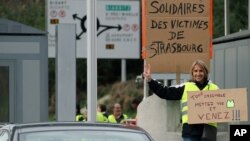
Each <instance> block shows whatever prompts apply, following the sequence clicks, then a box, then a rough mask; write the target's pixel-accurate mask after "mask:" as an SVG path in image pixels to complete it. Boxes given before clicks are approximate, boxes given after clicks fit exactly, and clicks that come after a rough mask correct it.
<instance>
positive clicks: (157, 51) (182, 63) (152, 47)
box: [142, 0, 212, 73]
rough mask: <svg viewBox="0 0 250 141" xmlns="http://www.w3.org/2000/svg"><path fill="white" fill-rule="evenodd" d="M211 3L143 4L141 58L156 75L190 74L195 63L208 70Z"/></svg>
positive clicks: (166, 0) (151, 0) (153, 0)
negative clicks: (204, 65) (168, 73)
mask: <svg viewBox="0 0 250 141" xmlns="http://www.w3.org/2000/svg"><path fill="white" fill-rule="evenodd" d="M211 3H212V0H204V1H201V0H144V4H145V5H144V7H143V8H142V9H143V10H144V11H143V12H144V14H143V19H142V21H143V25H142V28H143V36H142V44H143V48H142V53H143V54H142V56H143V58H144V59H146V62H147V63H149V64H150V65H151V71H152V72H153V73H162V72H170V73H175V72H176V71H177V68H179V70H178V71H179V72H180V73H188V72H189V70H190V66H191V64H192V63H193V61H195V60H197V59H200V60H203V61H204V62H205V63H206V64H207V65H208V67H209V64H210V63H209V52H210V47H212V16H211V15H212V13H211V11H212V7H211Z"/></svg>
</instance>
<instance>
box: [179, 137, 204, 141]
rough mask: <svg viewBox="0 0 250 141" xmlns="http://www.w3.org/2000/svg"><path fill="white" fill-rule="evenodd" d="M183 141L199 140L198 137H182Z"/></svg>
mask: <svg viewBox="0 0 250 141" xmlns="http://www.w3.org/2000/svg"><path fill="white" fill-rule="evenodd" d="M182 139H183V141H201V138H199V137H183V138H182Z"/></svg>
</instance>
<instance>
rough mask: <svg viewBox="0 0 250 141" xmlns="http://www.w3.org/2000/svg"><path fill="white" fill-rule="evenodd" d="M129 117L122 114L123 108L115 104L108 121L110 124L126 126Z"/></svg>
mask: <svg viewBox="0 0 250 141" xmlns="http://www.w3.org/2000/svg"><path fill="white" fill-rule="evenodd" d="M127 119H128V116H127V115H126V114H123V113H122V107H121V105H120V104H119V103H115V104H114V106H113V114H111V115H109V116H108V121H109V122H110V123H121V124H125V122H126V120H127Z"/></svg>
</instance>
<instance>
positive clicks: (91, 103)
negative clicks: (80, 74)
mask: <svg viewBox="0 0 250 141" xmlns="http://www.w3.org/2000/svg"><path fill="white" fill-rule="evenodd" d="M95 9H96V0H87V18H88V20H87V29H88V31H87V82H88V83H87V110H88V121H89V122H95V121H96V103H97V52H96V27H97V25H96V10H95Z"/></svg>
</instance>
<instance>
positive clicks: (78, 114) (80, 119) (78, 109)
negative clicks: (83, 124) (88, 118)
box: [75, 104, 84, 121]
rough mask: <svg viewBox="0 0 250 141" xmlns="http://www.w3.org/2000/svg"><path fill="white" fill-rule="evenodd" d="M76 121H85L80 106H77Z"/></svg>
mask: <svg viewBox="0 0 250 141" xmlns="http://www.w3.org/2000/svg"><path fill="white" fill-rule="evenodd" d="M75 120H76V121H84V116H83V114H82V113H81V106H80V105H79V104H77V105H76V119H75Z"/></svg>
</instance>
